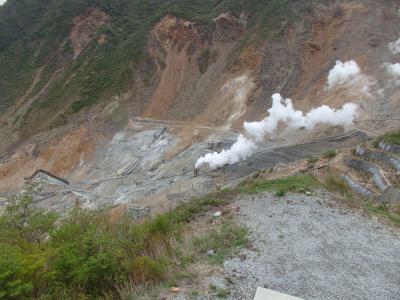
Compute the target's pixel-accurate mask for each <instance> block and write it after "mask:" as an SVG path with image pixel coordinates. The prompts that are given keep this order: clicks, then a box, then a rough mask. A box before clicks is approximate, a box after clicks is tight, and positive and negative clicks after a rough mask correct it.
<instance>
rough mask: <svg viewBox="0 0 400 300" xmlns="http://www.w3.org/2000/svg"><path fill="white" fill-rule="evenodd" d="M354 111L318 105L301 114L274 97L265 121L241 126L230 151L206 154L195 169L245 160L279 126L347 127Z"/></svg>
mask: <svg viewBox="0 0 400 300" xmlns="http://www.w3.org/2000/svg"><path fill="white" fill-rule="evenodd" d="M357 109H358V106H357V105H356V104H354V103H346V104H344V105H343V107H342V108H341V109H338V110H335V109H333V108H330V107H329V106H327V105H322V106H320V107H318V108H313V109H311V110H310V111H309V112H308V113H307V114H304V113H303V112H302V111H300V110H295V109H294V108H293V103H292V100H290V99H283V98H282V96H281V95H280V94H274V95H273V96H272V107H271V108H270V109H268V110H267V111H268V113H269V114H268V116H267V117H265V118H264V119H263V120H262V121H260V122H245V123H244V129H245V135H242V134H241V135H239V137H238V138H237V140H236V142H235V143H234V144H233V145H232V147H231V149H229V150H222V151H221V152H220V153H217V152H214V153H208V154H206V155H205V156H203V157H201V158H199V159H198V160H197V162H196V165H195V168H196V169H197V168H199V167H201V166H202V165H204V164H208V165H209V166H210V168H211V169H216V168H219V167H222V166H224V165H226V164H233V163H236V162H238V161H240V160H243V159H246V158H247V157H249V156H250V155H251V154H253V153H254V151H255V150H256V149H257V148H258V146H259V144H260V142H262V141H263V140H264V138H265V136H266V135H267V134H271V133H272V132H273V131H274V130H275V129H276V128H277V126H278V124H279V123H280V122H282V123H285V124H286V125H287V126H288V127H290V128H293V129H296V128H301V127H304V128H307V129H312V128H314V126H315V125H316V124H328V125H350V124H352V123H353V120H354V118H355V116H356V115H357Z"/></svg>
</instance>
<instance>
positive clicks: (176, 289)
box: [171, 286, 181, 293]
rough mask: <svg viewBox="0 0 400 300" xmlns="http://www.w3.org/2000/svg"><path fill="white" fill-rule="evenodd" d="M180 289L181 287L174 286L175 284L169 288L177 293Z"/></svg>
mask: <svg viewBox="0 0 400 300" xmlns="http://www.w3.org/2000/svg"><path fill="white" fill-rule="evenodd" d="M180 291H181V289H180V288H178V287H176V286H173V287H172V288H171V292H173V293H179V292H180Z"/></svg>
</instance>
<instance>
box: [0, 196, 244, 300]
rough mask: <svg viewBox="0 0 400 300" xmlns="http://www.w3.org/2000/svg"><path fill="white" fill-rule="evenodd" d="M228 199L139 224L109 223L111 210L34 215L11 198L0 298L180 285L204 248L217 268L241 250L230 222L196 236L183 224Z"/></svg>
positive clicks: (82, 295) (2, 227)
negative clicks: (63, 214)
mask: <svg viewBox="0 0 400 300" xmlns="http://www.w3.org/2000/svg"><path fill="white" fill-rule="evenodd" d="M226 195H228V194H227V193H226V192H221V193H220V194H214V195H208V196H206V197H204V198H200V199H196V200H194V201H191V202H190V203H188V204H184V205H182V206H179V207H177V208H176V209H173V210H171V211H169V212H167V213H165V214H161V215H157V216H155V217H154V218H151V219H148V220H145V221H142V222H135V221H133V220H132V219H130V218H129V217H128V216H121V217H120V218H118V220H117V221H110V213H109V210H108V209H103V210H96V211H88V210H84V209H79V208H75V209H73V210H71V211H70V212H69V213H68V214H67V215H66V216H65V217H63V218H60V217H59V216H58V215H56V214H55V213H49V212H45V211H44V210H42V209H39V208H35V207H34V206H33V203H32V198H31V197H29V196H28V195H22V196H18V197H15V198H13V199H12V200H11V201H10V204H9V205H8V206H7V208H6V210H5V213H4V214H3V215H2V216H1V217H0V245H1V247H2V252H1V253H0V299H22V298H24V299H25V298H30V299H31V298H42V299H92V298H112V297H117V295H118V294H120V293H123V291H121V289H124V288H121V287H124V286H129V285H132V286H133V287H132V286H130V287H129V289H132V292H133V291H136V289H140V287H141V286H144V285H149V284H156V283H163V282H164V283H165V284H168V282H170V281H171V280H173V278H176V279H177V280H179V279H180V278H181V277H182V276H183V277H184V276H185V272H184V268H185V267H186V266H187V265H188V264H189V263H191V262H195V261H196V260H198V259H201V257H207V255H206V252H207V250H208V249H214V251H215V255H214V256H210V257H209V261H210V262H213V263H220V262H221V261H223V259H224V258H225V257H226V256H227V255H230V254H231V253H233V252H232V251H234V250H235V249H236V248H238V247H240V246H242V245H244V244H245V243H246V239H245V233H246V231H245V230H244V229H243V228H241V227H238V226H237V225H235V224H234V223H233V222H232V221H230V220H227V221H222V222H221V223H220V225H218V224H217V225H216V226H214V227H213V228H212V229H211V230H209V231H206V232H204V233H203V235H199V236H193V235H190V234H189V235H188V231H187V228H188V227H187V226H185V224H186V223H190V222H192V221H193V220H195V219H196V218H197V216H198V215H200V214H204V213H205V212H208V211H209V210H210V209H211V208H214V207H215V206H218V205H224V204H226V203H227V202H226V201H227V199H228V198H225V197H224V196H226ZM220 197H221V198H220ZM185 262H186V263H185ZM179 276H180V277H179ZM127 283H129V284H127ZM125 292H126V291H125Z"/></svg>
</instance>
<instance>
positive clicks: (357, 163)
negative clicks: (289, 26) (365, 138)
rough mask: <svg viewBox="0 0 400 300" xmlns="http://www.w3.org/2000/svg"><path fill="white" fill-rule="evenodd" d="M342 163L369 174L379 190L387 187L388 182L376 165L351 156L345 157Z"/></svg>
mask: <svg viewBox="0 0 400 300" xmlns="http://www.w3.org/2000/svg"><path fill="white" fill-rule="evenodd" d="M344 164H345V165H346V166H348V167H350V168H353V169H355V170H358V171H361V172H364V173H367V174H370V175H371V177H372V181H373V182H374V183H375V185H376V186H377V187H378V188H379V189H380V190H381V191H385V190H386V189H387V187H388V182H387V181H386V179H385V178H384V176H383V174H382V171H381V169H379V168H378V167H377V166H376V165H374V164H370V163H367V162H365V161H362V160H358V159H353V158H351V157H345V158H344Z"/></svg>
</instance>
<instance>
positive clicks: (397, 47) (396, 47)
mask: <svg viewBox="0 0 400 300" xmlns="http://www.w3.org/2000/svg"><path fill="white" fill-rule="evenodd" d="M388 46H389V50H390V51H392V53H393V54H399V53H400V39H398V40H397V41H394V42H392V43H389V45H388Z"/></svg>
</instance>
